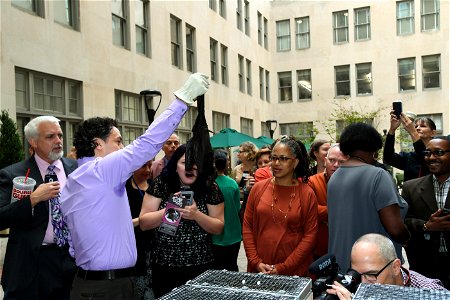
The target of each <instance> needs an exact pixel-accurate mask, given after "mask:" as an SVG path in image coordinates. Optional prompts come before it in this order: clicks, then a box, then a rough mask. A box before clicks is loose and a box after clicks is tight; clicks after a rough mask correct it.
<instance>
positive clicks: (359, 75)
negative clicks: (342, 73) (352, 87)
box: [356, 63, 372, 95]
mask: <svg viewBox="0 0 450 300" xmlns="http://www.w3.org/2000/svg"><path fill="white" fill-rule="evenodd" d="M356 91H357V92H356V94H357V95H371V94H372V63H364V64H356Z"/></svg>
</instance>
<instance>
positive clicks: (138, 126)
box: [115, 90, 148, 145]
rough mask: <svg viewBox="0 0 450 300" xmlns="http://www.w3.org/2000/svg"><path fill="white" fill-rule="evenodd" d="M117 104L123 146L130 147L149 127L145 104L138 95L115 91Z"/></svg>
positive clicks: (117, 116)
mask: <svg viewBox="0 0 450 300" xmlns="http://www.w3.org/2000/svg"><path fill="white" fill-rule="evenodd" d="M115 103H116V119H117V121H118V123H119V127H120V128H119V129H120V131H121V132H122V138H123V144H124V145H128V144H130V143H131V142H132V141H134V140H135V139H136V138H137V137H139V136H140V135H141V134H142V133H143V132H144V131H145V130H146V128H147V127H148V118H147V114H146V109H145V107H144V106H145V103H144V102H143V100H142V98H141V97H140V96H139V95H138V94H133V93H128V92H124V91H120V90H116V91H115Z"/></svg>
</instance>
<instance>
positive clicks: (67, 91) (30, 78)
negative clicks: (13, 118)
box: [15, 68, 83, 155]
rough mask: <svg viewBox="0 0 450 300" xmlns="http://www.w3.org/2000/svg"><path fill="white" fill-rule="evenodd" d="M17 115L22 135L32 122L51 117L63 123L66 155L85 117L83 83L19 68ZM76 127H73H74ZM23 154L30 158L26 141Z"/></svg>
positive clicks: (17, 69)
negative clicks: (83, 112)
mask: <svg viewBox="0 0 450 300" xmlns="http://www.w3.org/2000/svg"><path fill="white" fill-rule="evenodd" d="M15 86H16V111H17V127H18V129H22V131H21V130H19V133H20V134H21V135H22V134H23V127H24V126H25V125H26V124H27V123H28V121H30V120H31V119H32V118H34V117H37V116H42V115H52V116H55V117H57V118H58V119H60V120H61V128H62V130H63V133H64V138H65V139H64V151H66V152H67V151H68V150H69V149H70V147H71V145H72V139H71V138H70V137H73V131H71V130H74V129H75V128H76V126H77V125H78V123H79V122H81V120H82V119H83V116H82V97H81V95H82V82H80V81H75V80H72V79H67V78H63V77H58V76H53V75H50V74H45V73H39V72H34V71H30V70H25V69H20V68H16V70H15ZM72 125H73V126H72ZM22 141H23V142H24V151H25V153H26V154H27V155H28V147H29V145H28V144H27V141H25V140H24V139H23V140H22Z"/></svg>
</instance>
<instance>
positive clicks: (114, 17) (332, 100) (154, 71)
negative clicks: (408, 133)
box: [0, 0, 450, 150]
mask: <svg viewBox="0 0 450 300" xmlns="http://www.w3.org/2000/svg"><path fill="white" fill-rule="evenodd" d="M0 18H1V19H0V22H1V23H0V24H1V27H0V33H1V35H0V36H1V40H0V54H1V61H0V66H1V69H0V72H1V73H0V74H1V78H0V81H1V92H0V108H1V109H6V110H8V111H9V113H10V115H11V116H12V117H13V118H15V119H16V120H17V123H18V127H19V128H20V129H22V128H23V126H24V125H25V124H26V122H27V121H28V120H29V119H30V118H32V117H35V116H38V115H43V114H51V115H55V116H56V117H58V118H60V119H61V120H62V125H63V130H64V133H65V138H66V140H65V143H66V150H68V149H69V148H70V145H71V142H72V137H73V132H74V131H75V130H76V126H77V124H79V122H80V121H82V120H83V119H86V118H89V117H93V116H109V117H113V118H117V119H118V120H119V123H120V126H121V128H120V129H121V131H122V135H123V136H124V140H125V143H128V142H130V141H132V140H133V139H134V138H135V137H136V136H138V135H139V134H141V133H142V131H143V130H144V129H145V127H146V125H148V121H147V119H146V110H145V105H144V102H143V100H142V99H141V98H140V96H139V92H140V91H142V90H145V89H156V90H159V91H160V92H161V93H162V101H161V102H162V103H161V108H160V110H159V111H158V112H157V115H158V114H159V113H160V112H161V111H162V110H163V109H164V108H165V107H166V106H167V105H168V103H169V102H170V101H171V100H172V99H173V96H172V93H171V92H172V91H174V90H176V89H178V88H179V87H180V86H181V85H182V84H183V83H184V81H185V80H186V78H187V77H188V76H189V74H190V73H192V72H202V73H206V74H207V75H208V76H210V80H211V86H210V89H209V91H208V93H207V94H206V119H207V121H208V124H209V127H210V129H211V130H213V131H215V132H217V131H219V130H220V129H222V128H225V127H231V128H234V129H237V130H239V131H242V132H244V133H247V134H250V135H252V136H255V137H257V136H260V135H269V131H268V128H267V126H266V120H276V121H277V125H278V126H277V128H276V129H275V136H278V135H280V134H294V135H297V136H300V137H301V138H303V139H307V138H311V137H314V135H315V134H316V133H317V137H321V138H326V139H330V138H331V137H329V136H328V135H327V133H326V132H325V129H324V122H325V121H327V120H329V119H330V118H331V116H332V112H333V110H335V105H341V106H343V107H347V108H348V109H350V110H356V111H361V112H368V111H369V112H370V111H379V114H378V115H377V117H376V119H375V120H374V124H376V126H377V128H378V129H379V131H380V132H382V130H383V129H388V128H389V119H388V113H389V107H390V106H391V103H392V101H394V100H397V99H401V100H402V101H403V107H404V110H405V111H412V112H414V113H416V114H418V115H427V116H431V117H432V118H433V119H434V120H435V122H436V124H437V125H438V129H439V131H440V132H441V133H444V134H448V133H449V125H450V121H449V112H450V108H449V102H450V99H449V2H448V1H437V0H427V1H425V0H416V1H412V0H411V1H263V0H258V1H256V0H248V1H246V0H227V1H223V0H210V1H138V0H114V1H105V0H102V1H94V0H81V1H78V0H71V1H69V0H58V1H56V0H53V1H47V0H28V1H19V0H3V1H0ZM157 100H158V97H155V98H153V104H152V105H153V106H155V107H156V106H157V102H158V101H157ZM195 115H196V111H195V109H192V110H191V111H190V113H189V114H187V115H186V117H185V118H184V120H183V121H182V123H181V124H180V127H179V129H178V133H179V135H180V136H181V139H182V141H186V140H187V139H188V138H189V135H190V129H191V127H192V125H193V121H194V120H195ZM338 123H339V122H338ZM273 125H274V124H273ZM337 126H338V128H339V124H337ZM272 128H273V127H272Z"/></svg>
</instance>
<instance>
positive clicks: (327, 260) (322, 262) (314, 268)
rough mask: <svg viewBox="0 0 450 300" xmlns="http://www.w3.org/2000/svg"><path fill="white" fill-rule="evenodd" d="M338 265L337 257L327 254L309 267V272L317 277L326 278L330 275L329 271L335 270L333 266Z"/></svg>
mask: <svg viewBox="0 0 450 300" xmlns="http://www.w3.org/2000/svg"><path fill="white" fill-rule="evenodd" d="M335 263H336V256H334V254H326V255H324V256H322V257H321V258H319V259H317V260H316V261H315V262H313V263H312V264H311V265H310V266H309V269H308V270H309V272H310V273H313V274H314V275H316V276H317V277H322V276H326V275H328V274H329V270H330V269H333V267H332V266H333V265H334V264H335Z"/></svg>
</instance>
